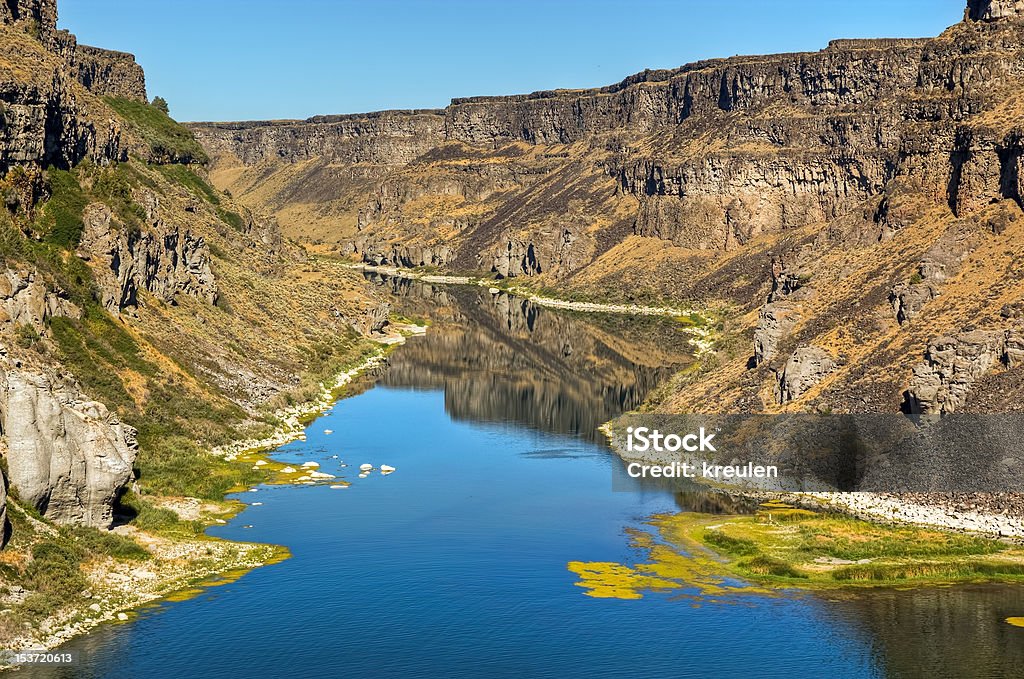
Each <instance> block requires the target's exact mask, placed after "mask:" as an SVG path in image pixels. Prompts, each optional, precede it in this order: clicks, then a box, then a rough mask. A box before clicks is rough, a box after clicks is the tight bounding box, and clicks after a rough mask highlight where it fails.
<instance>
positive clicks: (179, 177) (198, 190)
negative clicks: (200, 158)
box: [152, 165, 220, 205]
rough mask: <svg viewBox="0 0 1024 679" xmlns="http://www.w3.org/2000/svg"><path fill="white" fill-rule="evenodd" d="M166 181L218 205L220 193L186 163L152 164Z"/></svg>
mask: <svg viewBox="0 0 1024 679" xmlns="http://www.w3.org/2000/svg"><path fill="white" fill-rule="evenodd" d="M152 167H153V168H155V169H156V170H157V171H159V172H160V174H162V175H163V176H164V177H166V178H167V179H168V181H170V182H172V183H175V184H179V185H181V186H184V187H185V188H187V189H188V190H189V191H191V192H192V193H194V194H195V195H196V196H198V197H199V198H202V199H204V200H206V202H208V203H210V204H211V205H220V194H219V193H218V192H217V190H216V189H215V188H213V187H212V186H210V184H209V182H207V181H206V180H205V179H203V178H202V177H200V176H199V175H198V174H196V173H195V171H194V170H193V169H192V168H190V167H188V166H186V165H153V166H152Z"/></svg>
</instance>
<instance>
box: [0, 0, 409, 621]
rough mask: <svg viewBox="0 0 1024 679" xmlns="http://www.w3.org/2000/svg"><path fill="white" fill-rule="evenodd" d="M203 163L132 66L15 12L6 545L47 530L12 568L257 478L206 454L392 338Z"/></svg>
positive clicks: (9, 5) (33, 4) (38, 8)
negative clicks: (146, 512)
mask: <svg viewBox="0 0 1024 679" xmlns="http://www.w3.org/2000/svg"><path fill="white" fill-rule="evenodd" d="M342 127H344V125H342ZM386 127H387V124H386V122H385V121H381V127H380V128H379V129H375V130H374V131H373V134H378V133H383V131H384V129H385V128H386ZM338 134H342V133H341V132H339V133H338ZM344 134H347V135H349V137H351V138H352V139H353V143H354V144H355V145H357V146H358V145H359V144H360V143H361V142H360V138H361V137H366V136H373V135H371V134H370V133H369V131H367V130H360V129H355V128H353V129H350V130H348V131H347V132H345V133H344ZM394 134H395V135H396V136H401V135H402V134H403V132H402V131H401V129H397V128H396V131H395V132H394ZM407 136H409V135H407ZM414 141H415V140H413V142H414ZM371 146H372V145H371ZM368 152H369V151H368ZM354 153H357V154H358V153H359V152H358V151H354ZM415 153H416V151H410V154H412V155H414V154H415ZM408 157H411V155H410V156H407V157H406V158H405V160H407V159H408ZM204 158H205V156H204V154H203V152H202V150H201V149H200V147H199V146H198V144H197V143H196V141H195V139H194V138H193V137H192V135H191V134H190V133H189V132H188V130H187V129H185V128H184V127H182V126H181V125H179V124H178V123H176V122H175V121H173V120H172V119H171V118H169V117H168V116H167V115H166V113H165V112H163V111H161V110H160V109H158V108H157V107H154V106H150V105H149V104H148V103H147V101H146V91H145V75H144V73H143V71H142V69H141V67H140V66H139V65H138V64H137V63H136V62H135V59H134V57H133V56H132V55H130V54H124V53H119V52H111V51H107V50H102V49H98V48H93V47H87V46H82V45H78V44H77V40H76V39H75V37H74V36H73V35H71V34H70V33H68V32H66V31H60V30H57V13H56V4H55V2H54V1H53V0H17V1H15V0H11V1H10V2H4V3H0V457H2V458H3V468H4V470H5V473H4V476H3V478H2V481H0V527H3V538H4V539H5V540H6V538H7V537H8V533H9V528H10V527H9V526H8V524H7V517H8V516H11V517H15V516H17V517H23V515H25V511H24V510H25V509H34V510H37V511H38V512H39V513H40V514H41V515H42V517H43V519H44V521H43V522H41V523H40V522H38V521H36V520H35V519H32V520H30V521H29V522H28V524H26V523H25V521H23V520H22V521H21V523H20V524H16V525H15V530H14V533H13V536H12V538H11V542H10V543H9V544H8V546H7V549H8V550H11V551H13V552H14V553H13V554H9V555H8V556H7V557H6V558H7V559H8V563H18V564H21V565H22V566H26V567H27V566H29V565H30V564H31V563H32V554H33V549H34V547H33V545H34V544H35V543H36V542H38V541H39V540H47V539H49V538H50V537H53V536H56V535H58V532H57V531H55V530H54V529H53V527H52V526H50V525H48V524H51V523H62V524H75V525H85V526H93V527H98V528H107V527H109V526H110V525H111V523H112V521H114V518H115V515H116V514H117V515H119V516H120V518H121V519H123V520H130V519H131V518H132V516H133V514H137V513H138V512H139V511H141V510H140V507H145V508H150V507H151V505H152V503H154V502H156V501H157V500H156V498H159V497H161V496H163V495H167V494H170V495H174V496H184V495H190V496H200V497H203V498H205V499H208V500H219V499H220V498H222V497H223V494H224V493H225V492H226V491H227V490H228V489H229V488H231V487H234V486H236V485H237V484H239V483H242V482H248V481H249V480H252V479H256V478H258V477H259V476H260V475H259V474H254V473H253V471H252V470H251V465H248V466H247V465H241V464H240V463H237V462H229V461H224V460H218V459H216V458H214V457H211V456H210V455H209V454H208V452H207V451H208V450H209V449H210V448H213V447H215V446H217V445H221V444H225V443H227V442H229V441H231V440H233V439H234V438H237V437H241V438H245V436H246V435H247V433H248V432H249V430H250V429H255V430H262V429H265V428H266V426H267V425H266V418H267V412H268V411H270V410H272V409H274V408H275V407H278V406H280V405H283V404H284V403H289V402H294V401H295V400H303V399H305V398H308V397H310V396H313V395H316V396H318V395H319V394H320V390H321V387H320V381H321V380H326V379H328V378H333V374H331V371H336V370H338V369H339V366H341V365H348V364H350V363H351V362H352V361H353V360H355V359H356V358H358V357H360V356H363V354H364V352H365V351H366V350H367V349H368V344H369V343H368V342H367V340H366V339H365V338H364V337H363V335H361V334H360V331H361V332H363V333H365V335H367V336H368V335H371V334H373V333H374V332H379V330H380V328H381V327H383V326H384V325H386V324H387V322H388V311H389V310H388V307H387V306H386V305H382V304H381V302H380V300H379V299H378V298H376V297H375V296H374V295H371V294H367V293H366V291H365V290H364V288H363V285H362V284H361V279H359V278H358V277H357V276H356V275H355V274H352V275H349V276H345V275H341V276H339V275H337V274H333V273H332V274H331V275H330V276H328V275H327V274H326V273H325V272H323V271H321V270H320V269H319V268H318V266H317V265H316V264H315V263H309V262H308V261H307V259H306V255H305V252H304V251H303V250H302V249H301V248H300V247H298V246H296V245H294V244H292V243H290V242H288V241H287V240H286V239H285V238H284V237H283V235H282V233H281V230H280V228H279V226H278V223H277V221H276V220H275V219H274V218H272V217H268V216H266V215H264V214H262V213H260V212H256V211H253V210H250V209H247V208H245V207H244V206H242V205H239V204H238V203H236V202H234V201H233V200H231V198H230V197H229V196H227V195H225V194H222V193H221V192H219V191H217V190H215V189H214V188H213V187H212V186H210V184H209V183H208V178H207V177H208V175H207V171H206V168H205V167H204V166H203V165H202V164H201V163H202V161H203V160H204ZM400 160H402V159H399V160H396V161H395V162H399V161H400ZM353 319H355V320H353ZM250 477H251V478H250ZM8 490H10V495H8ZM125 493H128V494H129V496H130V501H129V504H127V505H122V504H121V499H122V497H123V496H124V494H125ZM15 506H17V509H13V510H12V511H11V512H10V513H9V512H8V511H7V510H8V509H9V508H10V507H15ZM30 514H31V513H30ZM19 520H21V519H19ZM76 534H77V533H74V532H73V531H71V532H60V533H59V535H60V536H61V539H72V538H71V537H69V536H73V535H76ZM75 549H76V550H78V551H76V552H75V553H76V554H78V553H82V554H86V553H88V552H90V550H92V549H93V547H92V546H89V545H85V546H81V549H80V550H79V548H78V547H75ZM20 568H21V566H19V568H16V569H14V570H13V571H5V572H4V573H2V574H0V588H3V589H4V591H6V587H7V586H8V585H12V586H13V585H14V584H16V583H17V577H14V576H17V575H18V572H19V569H20ZM12 577H14V580H12V579H11V578H12ZM65 594H67V597H65V598H68V599H70V598H74V597H75V596H76V595H75V594H74V593H73V592H71V593H65ZM57 600H59V597H58V598H57V599H53V600H51V602H52V601H57ZM5 605H6V603H5ZM7 632H8V631H7V630H5V629H4V628H3V626H2V625H0V641H2V640H3V638H4V635H5V634H7Z"/></svg>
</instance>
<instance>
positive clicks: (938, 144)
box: [191, 0, 1024, 412]
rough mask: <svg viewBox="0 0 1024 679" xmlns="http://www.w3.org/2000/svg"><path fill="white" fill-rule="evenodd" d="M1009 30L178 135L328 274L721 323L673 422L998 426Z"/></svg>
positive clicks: (1013, 222) (1010, 204) (1005, 393)
mask: <svg viewBox="0 0 1024 679" xmlns="http://www.w3.org/2000/svg"><path fill="white" fill-rule="evenodd" d="M1022 15H1024V6H1022V4H1021V3H1020V2H1016V1H994V0H971V2H970V3H969V7H968V8H967V11H966V12H965V17H964V20H963V21H962V22H961V23H958V24H956V25H955V26H953V27H951V28H949V29H948V30H947V31H945V32H944V33H943V34H942V35H940V36H938V37H936V38H929V39H891V40H837V41H833V42H832V43H831V44H830V45H829V46H828V47H827V48H825V49H823V50H821V51H819V52H810V53H798V54H782V55H771V56H754V57H736V58H730V59H717V60H709V61H704V62H698V63H695V64H690V65H687V66H683V67H681V68H679V69H674V70H667V71H647V72H644V73H641V74H638V75H636V76H632V77H630V78H627V79H625V80H623V81H622V82H620V83H617V84H615V85H612V86H609V87H605V88H601V89H598V90H560V91H552V92H537V93H534V94H531V95H523V96H511V97H484V98H470V99H457V100H454V101H453V102H452V104H451V105H450V106H449V107H447V108H446V109H443V110H437V111H391V112H384V113H378V114H372V115H367V116H341V117H320V118H314V119H310V120H307V121H278V122H251V123H200V124H194V125H192V126H191V129H192V130H193V131H195V133H196V135H197V138H198V139H199V140H200V141H201V142H202V143H203V145H204V147H205V148H207V149H208V151H209V152H210V154H211V156H212V158H213V171H212V174H211V176H212V178H213V180H214V182H215V183H216V184H217V185H218V186H220V187H222V188H227V189H229V190H230V191H231V192H232V194H233V195H235V196H236V197H237V198H238V200H240V201H242V202H244V203H246V204H249V205H253V206H258V207H260V208H261V209H267V210H270V211H272V212H274V213H275V214H277V215H278V217H279V218H280V220H281V221H282V224H283V225H284V229H285V230H286V232H287V233H290V234H293V235H295V236H296V237H299V238H301V239H303V240H304V241H306V242H308V243H310V244H312V245H313V246H315V247H320V248H322V249H323V250H328V251H332V252H334V253H335V254H339V255H342V256H346V257H352V258H354V259H357V260H361V261H364V262H368V263H372V264H392V265H399V266H404V267H437V268H441V269H446V270H458V271H465V272H475V273H478V274H480V275H491V276H495V277H519V278H524V279H527V281H528V284H529V285H532V286H536V287H541V286H544V287H551V288H557V289H558V290H560V291H561V292H562V293H572V294H575V295H582V296H586V297H590V298H596V299H610V300H632V301H658V302H660V301H664V300H670V301H673V302H675V303H679V304H682V303H691V304H694V305H697V306H700V307H703V308H707V309H711V310H716V311H718V312H720V313H721V314H722V315H723V316H724V319H725V325H724V332H723V333H722V336H721V337H720V340H721V341H720V343H719V347H718V352H717V355H716V356H715V357H714V358H713V359H711V360H710V361H709V362H708V365H707V369H706V370H705V371H704V372H703V373H702V374H697V375H695V374H694V373H693V371H691V372H690V373H688V375H687V376H686V377H685V380H684V378H682V377H680V378H679V383H678V385H677V386H678V387H679V388H678V389H677V390H676V391H675V393H674V395H671V396H669V397H668V398H667V400H666V401H665V403H664V404H663V405H665V406H666V407H669V408H671V409H673V410H675V409H682V410H688V409H697V410H701V409H704V408H706V406H707V404H708V403H715V404H722V405H724V406H725V407H727V408H728V409H730V410H739V411H749V410H768V411H772V410H787V409H807V408H811V409H823V410H843V411H881V412H892V411H895V410H898V409H900V408H903V409H906V410H909V411H915V412H949V411H952V410H963V409H965V408H968V409H970V408H977V409H988V408H991V407H999V408H1006V407H1013V405H1014V404H1015V403H1019V402H1021V399H1020V396H1022V395H1024V394H1022V393H1021V388H1022V386H1021V385H1022V383H1021V380H1020V379H1019V376H1018V375H1017V369H1016V368H1017V366H1018V364H1019V360H1020V353H1019V348H1020V346H1021V339H1020V338H1021V335H1020V334H1019V328H1020V323H1021V321H1020V318H1019V316H1020V314H1021V309H1022V308H1024V282H1022V281H1021V276H1020V271H1021V243H1022V242H1024V241H1022V240H1021V239H1022V236H1024V234H1022V233H1021V229H1022V228H1024V220H1022V219H1021V217H1022V214H1021V204H1022V191H1024V179H1022V177H1024V175H1022V165H1024V161H1022V157H1024V144H1022V141H1021V140H1022V132H1024V103H1022V101H1021V98H1020V92H1021V91H1022V90H1021V86H1022V85H1024V16H1022ZM684 381H685V385H684ZM684 387H685V388H684ZM716 407H718V406H717V405H716Z"/></svg>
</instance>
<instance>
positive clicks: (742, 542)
mask: <svg viewBox="0 0 1024 679" xmlns="http://www.w3.org/2000/svg"><path fill="white" fill-rule="evenodd" d="M704 543H705V544H706V545H709V546H711V547H714V548H715V549H716V550H717V551H720V552H722V553H725V554H731V555H733V556H751V555H754V554H759V553H760V550H759V549H758V548H757V545H756V544H755V543H754V541H753V540H749V539H747V538H736V537H733V536H731V535H726V534H725V533H723V532H722V531H720V530H713V529H708V530H706V531H704Z"/></svg>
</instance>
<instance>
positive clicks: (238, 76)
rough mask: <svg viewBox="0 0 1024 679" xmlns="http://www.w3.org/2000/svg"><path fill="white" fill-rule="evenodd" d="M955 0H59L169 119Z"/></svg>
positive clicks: (306, 109)
mask: <svg viewBox="0 0 1024 679" xmlns="http://www.w3.org/2000/svg"><path fill="white" fill-rule="evenodd" d="M965 5H966V2H965V0H857V1H856V2H852V1H847V0H729V1H728V2H717V1H709V0H676V1H674V2H673V1H670V0H619V1H617V2H611V1H609V0H547V1H544V0H518V1H513V0H361V1H358V2H357V1H355V0H273V1H271V0H59V6H60V25H61V27H62V28H67V29H70V30H71V31H72V32H73V33H76V34H77V35H78V37H79V40H80V41H81V42H84V43H86V44H91V45H96V46H99V47H106V48H108V49H118V50H123V51H126V52H132V53H134V54H135V55H136V56H137V58H138V60H139V62H140V63H141V64H142V65H143V66H144V67H145V69H146V75H147V80H148V86H149V93H150V96H153V95H160V96H163V97H165V98H166V99H167V100H168V101H169V102H170V105H171V113H172V115H174V117H176V118H177V119H179V120H247V119H267V118H305V117H308V116H311V115H316V114H325V113H357V112H364V111H375V110H380V109H387V108H434V107H443V106H445V105H447V103H448V102H449V100H450V99H451V98H452V97H461V96H472V95H482V94H513V93H523V92H532V91H535V90H544V89H554V88H559V87H592V86H597V85H606V84H609V83H613V82H616V81H618V80H621V79H622V78H623V77H625V76H626V75H629V74H631V73H636V72H638V71H642V70H643V69H645V68H671V67H675V66H679V65H682V64H684V63H687V62H690V61H695V60H698V59H704V58H710V57H724V56H732V55H735V54H763V53H773V52H790V51H803V50H816V49H820V48H822V47H824V46H825V44H826V43H827V42H828V41H829V40H830V39H833V38H840V37H849V38H853V37H897V36H907V37H910V36H915V37H916V36H931V35H937V34H938V33H940V32H941V31H942V30H943V29H945V28H946V27H947V26H949V25H951V24H953V23H956V22H957V21H959V20H960V19H961V18H962V17H963V8H964V7H965Z"/></svg>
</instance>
